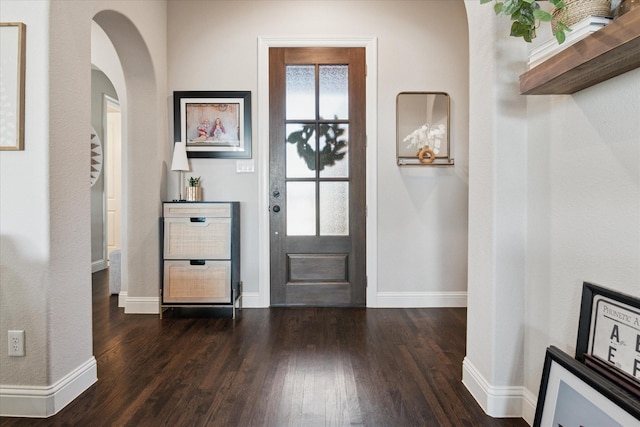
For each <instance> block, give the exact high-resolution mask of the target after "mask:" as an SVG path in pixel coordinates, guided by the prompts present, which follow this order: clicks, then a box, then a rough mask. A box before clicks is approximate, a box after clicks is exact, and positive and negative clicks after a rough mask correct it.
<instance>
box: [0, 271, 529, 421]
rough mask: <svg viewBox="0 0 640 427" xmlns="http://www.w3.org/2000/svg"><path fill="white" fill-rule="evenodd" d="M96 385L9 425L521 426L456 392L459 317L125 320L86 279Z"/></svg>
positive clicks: (258, 313)
mask: <svg viewBox="0 0 640 427" xmlns="http://www.w3.org/2000/svg"><path fill="white" fill-rule="evenodd" d="M93 295H94V312H93V331H94V335H93V337H94V355H95V357H96V359H97V361H98V378H99V380H98V382H97V383H96V384H94V385H93V386H92V387H91V388H90V389H89V390H87V391H86V392H85V393H83V394H82V395H81V396H80V397H78V398H77V399H76V400H74V401H73V402H71V403H70V404H69V405H68V406H67V407H65V408H64V409H63V410H62V411H60V412H59V413H58V414H57V415H55V416H53V417H51V418H48V419H16V418H2V419H0V424H1V425H3V426H5V427H9V426H40V425H42V426H44V425H51V426H62V425H65V426H157V425H170V426H295V427H311V426H354V425H355V426H385V427H393V426H509V427H511V426H514V427H515V426H527V423H526V422H525V421H523V420H522V419H502V420H500V419H492V418H490V417H488V416H486V415H485V414H484V412H483V411H482V410H481V409H480V407H479V406H478V404H477V403H476V402H475V400H474V399H473V398H472V397H471V395H470V394H469V393H468V392H467V390H466V389H465V388H464V386H463V385H462V382H461V366H462V358H463V357H464V353H465V347H464V346H465V344H464V343H465V327H466V310H464V309H361V308H357V309H345V308H339V309H332V308H290V309H288V308H277V309H275V308H272V309H245V310H243V311H242V314H241V315H240V317H239V318H238V319H236V320H232V319H230V318H228V317H227V318H220V317H218V318H215V317H211V316H210V315H209V314H207V315H204V314H203V313H197V312H193V313H190V317H185V316H184V313H182V314H180V313H176V312H173V313H166V314H165V318H164V319H159V317H158V316H152V315H124V314H123V313H122V310H121V309H118V307H117V297H115V296H109V291H108V280H107V273H106V272H100V273H96V274H95V275H94V292H93Z"/></svg>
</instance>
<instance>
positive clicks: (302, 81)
mask: <svg viewBox="0 0 640 427" xmlns="http://www.w3.org/2000/svg"><path fill="white" fill-rule="evenodd" d="M286 73H287V77H286V80H287V83H286V84H287V89H286V90H287V95H286V104H287V112H286V114H287V120H300V119H312V120H313V119H315V118H316V83H315V82H316V67H315V66H314V65H287V72H286Z"/></svg>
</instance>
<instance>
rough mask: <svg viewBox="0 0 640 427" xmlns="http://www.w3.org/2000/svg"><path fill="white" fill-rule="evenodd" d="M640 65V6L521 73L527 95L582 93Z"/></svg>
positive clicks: (521, 81) (521, 83) (522, 86)
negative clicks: (580, 91) (581, 91)
mask: <svg viewBox="0 0 640 427" xmlns="http://www.w3.org/2000/svg"><path fill="white" fill-rule="evenodd" d="M638 67H640V8H636V9H634V10H632V11H630V12H628V13H625V14H624V15H622V16H621V17H619V18H618V19H615V20H613V21H612V22H611V23H610V24H609V25H607V26H605V27H604V28H602V29H601V30H598V31H596V32H595V33H593V34H591V35H589V36H587V37H585V38H584V39H582V40H580V41H578V42H576V43H575V44H573V45H571V46H569V47H568V48H566V49H564V50H563V51H561V52H559V53H558V54H556V55H554V56H553V57H551V58H549V59H547V60H546V61H544V62H543V63H541V64H539V65H537V66H536V67H534V68H532V69H531V70H529V71H527V72H526V73H524V74H522V75H521V76H520V93H521V94H523V95H560V94H570V93H575V92H578V91H579V90H582V89H585V88H588V87H590V86H593V85H595V84H598V83H600V82H603V81H605V80H608V79H610V78H612V77H615V76H618V75H620V74H622V73H626V72H627V71H631V70H633V69H635V68H638Z"/></svg>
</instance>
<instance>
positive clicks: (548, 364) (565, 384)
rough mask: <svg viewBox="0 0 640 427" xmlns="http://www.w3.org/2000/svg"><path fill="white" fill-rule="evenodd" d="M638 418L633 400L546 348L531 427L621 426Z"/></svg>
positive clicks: (639, 413) (639, 411) (639, 409)
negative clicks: (559, 426)
mask: <svg viewBox="0 0 640 427" xmlns="http://www.w3.org/2000/svg"><path fill="white" fill-rule="evenodd" d="M639 420H640V403H638V400H637V399H634V398H633V397H632V396H630V395H629V394H627V393H625V392H623V391H622V390H621V389H620V388H619V387H616V385H615V384H613V383H612V382H610V381H608V380H607V379H606V378H604V377H602V376H601V375H599V374H598V373H597V372H595V371H593V370H591V369H589V368H588V367H586V366H585V365H583V364H582V363H580V362H579V361H577V360H576V359H574V358H572V357H571V356H569V355H568V354H566V353H564V352H562V351H561V350H559V349H558V348H556V347H554V346H551V347H549V348H548V349H547V352H546V355H545V360H544V368H543V372H542V380H541V382H540V391H539V393H538V403H537V405H536V414H535V419H534V421H533V426H534V427H541V426H552V425H553V426H558V425H561V426H579V425H580V426H582V425H584V426H586V425H593V426H620V427H622V426H632V425H638V421H639Z"/></svg>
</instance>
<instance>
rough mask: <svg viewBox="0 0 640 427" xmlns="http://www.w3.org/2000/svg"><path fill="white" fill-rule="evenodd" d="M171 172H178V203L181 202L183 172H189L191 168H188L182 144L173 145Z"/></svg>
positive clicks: (179, 142)
mask: <svg viewBox="0 0 640 427" xmlns="http://www.w3.org/2000/svg"><path fill="white" fill-rule="evenodd" d="M171 170H172V171H179V172H180V173H179V174H178V189H179V190H178V191H179V192H180V194H179V196H178V200H179V201H183V200H184V198H183V197H182V186H183V185H184V178H183V172H189V170H191V168H190V167H189V160H187V151H186V149H185V146H184V142H181V141H178V142H176V143H175V144H173V159H172V161H171Z"/></svg>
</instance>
